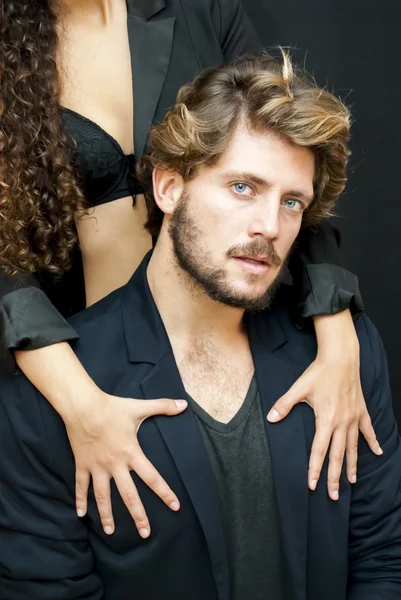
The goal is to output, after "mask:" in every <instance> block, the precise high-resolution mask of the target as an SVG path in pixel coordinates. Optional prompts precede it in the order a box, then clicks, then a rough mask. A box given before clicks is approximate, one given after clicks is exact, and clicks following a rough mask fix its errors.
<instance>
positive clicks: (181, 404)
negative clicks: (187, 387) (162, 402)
mask: <svg viewBox="0 0 401 600" xmlns="http://www.w3.org/2000/svg"><path fill="white" fill-rule="evenodd" d="M174 402H175V405H176V407H177V408H185V407H186V405H187V403H186V401H185V400H174Z"/></svg>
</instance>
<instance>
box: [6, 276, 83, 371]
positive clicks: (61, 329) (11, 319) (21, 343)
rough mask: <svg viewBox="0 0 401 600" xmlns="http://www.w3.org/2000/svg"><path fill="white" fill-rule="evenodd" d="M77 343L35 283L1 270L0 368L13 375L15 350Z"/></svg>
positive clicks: (64, 321) (73, 332)
mask: <svg viewBox="0 0 401 600" xmlns="http://www.w3.org/2000/svg"><path fill="white" fill-rule="evenodd" d="M76 339H78V335H77V333H76V332H75V331H74V329H73V328H72V327H71V326H70V325H69V324H68V323H67V321H66V320H65V319H64V318H63V316H62V315H61V314H60V313H59V312H58V311H57V309H56V308H55V307H54V306H53V304H52V303H51V302H50V300H49V299H48V297H47V296H46V294H45V293H44V292H43V291H42V290H41V288H40V284H39V282H38V280H37V279H35V278H34V277H32V276H29V275H24V274H18V275H16V276H13V277H11V276H8V275H5V273H4V271H2V270H0V365H1V367H2V368H5V369H7V371H9V372H11V373H14V372H16V364H15V359H14V351H15V350H34V349H37V348H42V347H44V346H49V345H51V344H55V343H58V342H62V341H73V340H76Z"/></svg>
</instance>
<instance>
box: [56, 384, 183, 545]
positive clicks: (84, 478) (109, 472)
mask: <svg viewBox="0 0 401 600" xmlns="http://www.w3.org/2000/svg"><path fill="white" fill-rule="evenodd" d="M85 405H86V407H85V406H82V404H81V405H80V408H79V413H76V412H75V413H74V416H72V415H71V413H70V415H69V416H68V418H65V422H66V427H67V433H68V437H69V440H70V444H71V448H72V450H73V452H74V456H75V463H76V506H77V514H78V516H80V517H83V516H84V515H85V514H86V510H87V494H88V487H89V482H90V478H91V477H92V481H93V488H94V492H95V498H96V503H97V507H98V510H99V514H100V519H101V522H102V525H103V528H104V531H105V533H107V534H112V533H113V532H114V520H113V513H112V507H111V500H110V479H111V478H113V479H114V481H115V483H116V486H117V489H118V491H119V493H120V495H121V497H122V499H123V501H124V503H125V505H126V507H127V509H128V510H129V512H130V514H131V516H132V518H133V520H134V521H135V524H136V527H137V529H138V532H139V534H140V535H141V537H143V538H147V537H148V536H149V535H150V525H149V521H148V518H147V516H146V512H145V509H144V507H143V504H142V502H141V499H140V497H139V494H138V491H137V489H136V487H135V484H134V482H133V480H132V478H131V475H130V471H135V472H136V474H137V475H138V476H139V477H140V478H141V479H142V480H143V481H144V482H145V483H146V484H147V485H148V486H149V488H150V489H151V490H153V491H154V492H155V494H157V495H158V496H159V497H160V498H161V499H162V500H163V502H164V503H165V504H167V506H169V507H170V508H171V510H174V511H176V510H178V509H179V507H180V505H179V501H178V498H177V496H176V495H175V494H174V493H173V492H172V491H171V489H170V488H169V486H168V485H167V483H166V482H165V481H164V479H163V478H162V477H161V476H160V475H159V473H158V472H157V470H156V469H155V468H154V466H153V465H152V464H151V463H150V462H149V460H148V459H147V458H146V456H145V455H144V453H143V452H142V450H141V448H140V446H139V443H138V439H137V433H138V430H139V427H140V426H141V423H142V422H143V421H144V420H145V419H147V418H148V417H152V416H154V415H159V414H162V415H171V416H174V415H177V414H179V413H180V412H182V411H183V410H184V409H185V408H186V406H187V403H186V401H185V400H167V399H160V400H134V399H132V398H119V397H115V396H110V395H108V394H105V393H104V392H102V391H101V390H100V389H98V388H96V389H95V391H94V393H93V395H92V396H91V398H90V399H87V400H86V402H85ZM76 407H77V404H75V410H76Z"/></svg>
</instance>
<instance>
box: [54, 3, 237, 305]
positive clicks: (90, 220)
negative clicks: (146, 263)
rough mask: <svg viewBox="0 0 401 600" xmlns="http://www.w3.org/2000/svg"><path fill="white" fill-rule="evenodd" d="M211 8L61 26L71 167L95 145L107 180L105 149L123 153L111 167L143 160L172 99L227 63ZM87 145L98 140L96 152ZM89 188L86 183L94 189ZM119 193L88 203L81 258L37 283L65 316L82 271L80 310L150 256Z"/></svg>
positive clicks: (164, 8)
mask: <svg viewBox="0 0 401 600" xmlns="http://www.w3.org/2000/svg"><path fill="white" fill-rule="evenodd" d="M234 4H236V3H235V2H233V5H234ZM213 8H214V9H216V10H217V9H218V10H220V2H218V1H217V0H202V1H199V2H197V3H195V4H194V3H192V2H190V1H189V0H184V1H183V2H179V1H178V0H166V1H163V0H148V2H147V3H144V2H141V1H136V0H130V1H128V3H126V2H125V1H124V0H121V1H119V2H118V3H115V4H114V5H113V11H112V12H111V13H110V15H108V19H109V22H107V24H105V21H102V20H101V17H100V15H96V14H85V13H82V14H81V15H72V14H71V15H69V16H68V15H67V16H66V17H65V21H64V22H63V24H62V27H60V52H59V68H60V76H61V82H62V96H61V105H62V106H63V107H66V108H67V109H70V110H63V109H62V114H63V118H64V120H65V123H66V126H67V128H68V129H69V130H70V132H71V134H72V135H73V137H75V138H76V141H77V143H78V148H77V150H78V159H79V155H81V159H82V157H83V155H86V156H88V153H89V154H90V153H92V154H94V155H96V151H97V150H96V144H99V143H100V151H99V153H98V155H99V156H98V160H99V161H102V160H103V166H104V165H106V171H107V160H109V159H110V155H109V154H107V151H106V152H103V153H102V146H103V145H104V144H105V146H106V147H107V146H108V147H109V149H110V144H112V143H113V140H114V142H115V144H114V153H115V154H116V150H117V146H118V147H119V150H120V151H121V152H120V157H118V156H117V155H116V156H115V157H114V159H113V160H117V161H118V160H120V161H124V160H129V158H128V157H130V158H131V160H132V154H133V153H134V152H135V156H136V159H138V158H140V156H141V154H142V153H143V151H144V148H145V145H146V139H147V136H148V132H149V128H150V126H151V124H152V123H154V122H159V121H160V120H161V119H162V118H163V117H164V115H165V113H166V111H167V110H168V108H169V107H170V106H171V105H172V104H174V102H175V98H176V94H177V91H178V89H179V88H180V87H181V86H182V85H183V84H185V83H186V82H187V81H189V80H191V79H192V78H193V76H194V75H195V74H196V73H197V72H198V71H199V70H201V69H203V68H205V67H210V66H215V65H218V64H221V63H222V62H224V60H225V56H224V53H223V49H222V43H221V40H220V39H219V35H218V31H217V23H218V22H220V17H221V15H219V14H218V13H216V12H215V11H214V10H213ZM245 49H246V48H245ZM241 50H244V48H240V47H239V48H238V54H240V51H241ZM233 57H234V56H233ZM134 97H135V102H134ZM134 123H135V126H134ZM74 131H75V135H74ZM91 132H92V133H91ZM93 137H95V138H96V137H97V138H98V139H97V141H96V143H95V147H94V146H93V139H92V138H93ZM102 137H103V142H102V139H101V138H102ZM123 155H125V156H123ZM130 155H131V156H130ZM92 158H93V157H92ZM94 160H95V162H96V159H94ZM79 162H80V161H79V160H78V163H79ZM92 162H93V160H92ZM131 164H132V163H131ZM117 171H119V169H117ZM81 173H82V170H81ZM92 175H93V172H92ZM87 176H88V174H87V173H86V174H84V175H83V179H82V187H83V188H84V189H85V179H86V177H87ZM95 179H96V178H95ZM106 179H107V178H106ZM96 183H97V184H99V180H98V181H97V182H96V181H95V180H94V179H93V177H92V182H91V185H92V184H94V185H95V186H96ZM100 183H101V181H100ZM100 187H101V186H100ZM117 187H118V186H117ZM92 188H93V185H92ZM123 188H124V186H123ZM119 191H120V193H118V190H117V194H115V193H114V195H113V193H111V194H109V195H108V197H107V199H106V201H104V198H103V199H101V200H100V201H99V198H101V196H102V194H101V193H99V194H98V195H97V194H96V193H95V194H94V197H92V198H91V199H90V200H91V203H92V204H93V205H94V207H95V208H94V209H91V210H90V211H89V216H87V217H84V218H83V219H79V220H77V228H78V234H79V241H80V248H81V252H80V251H79V250H77V252H76V253H75V255H74V257H73V267H72V269H71V271H70V272H69V273H68V274H66V275H65V276H64V277H63V279H62V281H60V282H59V283H58V284H54V282H49V281H44V282H43V285H44V288H45V290H46V292H47V293H48V295H49V296H50V298H51V300H52V301H53V302H54V303H55V304H56V306H57V307H58V308H59V309H60V310H61V311H62V312H63V313H64V314H66V315H69V314H72V313H73V312H76V311H77V310H80V309H81V308H83V307H84V302H85V296H84V278H83V271H84V273H85V284H86V292H87V304H92V303H93V302H96V301H97V300H99V299H100V298H102V297H103V296H105V295H107V294H108V293H110V292H111V291H113V290H114V289H116V288H117V287H120V286H121V285H124V284H125V283H126V281H128V279H129V278H130V277H131V275H132V273H133V272H134V270H135V269H136V267H137V266H138V264H139V262H140V261H141V259H142V258H143V255H144V254H145V253H146V251H147V250H148V249H149V248H150V247H151V238H150V235H149V234H148V233H147V231H146V230H145V227H144V224H145V222H146V209H145V202H144V198H143V196H141V195H137V197H136V202H135V206H133V198H132V193H130V190H127V195H124V196H123V197H121V185H120V187H119ZM116 195H117V198H116V197H115V196H116ZM96 196H98V197H96ZM81 255H82V259H81ZM82 264H83V270H82Z"/></svg>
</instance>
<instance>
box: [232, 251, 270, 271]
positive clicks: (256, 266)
mask: <svg viewBox="0 0 401 600" xmlns="http://www.w3.org/2000/svg"><path fill="white" fill-rule="evenodd" d="M233 258H234V260H235V261H236V262H237V263H238V264H240V265H241V267H242V268H243V269H244V270H245V271H247V272H248V273H254V274H257V275H263V274H264V273H267V271H268V270H269V268H270V261H269V259H268V258H267V257H266V256H259V255H252V256H251V255H247V256H234V257H233Z"/></svg>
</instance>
